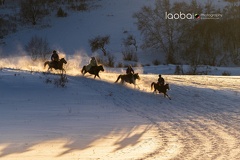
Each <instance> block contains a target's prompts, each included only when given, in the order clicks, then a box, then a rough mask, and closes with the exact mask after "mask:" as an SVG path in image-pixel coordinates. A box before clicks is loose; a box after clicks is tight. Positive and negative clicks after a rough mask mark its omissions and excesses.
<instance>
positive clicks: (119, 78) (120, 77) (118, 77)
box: [115, 75, 121, 83]
mask: <svg viewBox="0 0 240 160" xmlns="http://www.w3.org/2000/svg"><path fill="white" fill-rule="evenodd" d="M120 78H121V75H119V76H118V78H117V80H116V81H115V83H117V82H118V80H119V79H120Z"/></svg>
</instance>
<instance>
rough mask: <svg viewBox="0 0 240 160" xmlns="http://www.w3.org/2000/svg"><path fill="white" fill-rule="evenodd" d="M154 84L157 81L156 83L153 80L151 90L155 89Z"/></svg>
mask: <svg viewBox="0 0 240 160" xmlns="http://www.w3.org/2000/svg"><path fill="white" fill-rule="evenodd" d="M154 84H155V83H154V82H152V84H151V90H153V86H154Z"/></svg>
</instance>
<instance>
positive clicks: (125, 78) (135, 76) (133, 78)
mask: <svg viewBox="0 0 240 160" xmlns="http://www.w3.org/2000/svg"><path fill="white" fill-rule="evenodd" d="M119 79H121V83H122V84H123V83H124V82H127V83H130V84H134V86H136V79H139V80H140V77H139V75H138V73H135V74H133V76H131V75H127V74H120V75H119V76H118V78H117V80H116V81H115V83H117V82H118V80H119Z"/></svg>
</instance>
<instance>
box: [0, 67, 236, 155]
mask: <svg viewBox="0 0 240 160" xmlns="http://www.w3.org/2000/svg"><path fill="white" fill-rule="evenodd" d="M145 70H147V68H146V69H145ZM116 72H117V71H116ZM119 73H120V72H119ZM119 73H113V72H111V73H110V72H108V73H107V72H102V73H100V76H101V77H102V80H99V79H95V80H94V79H93V78H92V76H90V75H86V77H82V76H81V75H78V76H68V83H67V84H66V85H67V86H66V87H65V88H61V87H56V85H54V83H53V82H54V80H56V79H58V78H59V76H58V75H51V74H50V75H49V74H47V75H44V74H42V73H41V72H29V71H22V70H12V69H2V70H1V71H0V97H1V99H0V106H1V112H0V126H1V127H0V131H1V134H0V159H3V160H15V159H19V160H26V159H34V160H38V159H50V160H52V159H61V160H65V159H66V160H69V159H76V160H77V159H84V160H85V159H104V160H105V159H160V160H162V159H171V158H175V159H204V160H206V159H239V158H240V148H239V146H240V141H239V139H240V134H239V133H240V126H239V121H240V117H239V113H240V107H239V103H240V99H239V98H240V96H239V95H240V92H239V91H240V85H239V84H240V83H239V82H240V77H239V76H228V77H223V76H174V75H164V78H165V79H166V81H167V83H169V84H170V88H171V90H170V91H169V95H170V96H171V97H172V100H168V99H166V98H164V97H163V95H161V94H159V95H154V94H152V91H151V90H150V84H151V82H153V81H156V80H157V75H156V74H140V76H141V80H140V81H137V84H138V87H139V89H138V88H136V89H134V87H133V86H131V85H129V84H125V85H121V84H114V83H113V82H114V81H115V80H116V78H117V76H118V74H119ZM46 80H51V81H52V83H46Z"/></svg>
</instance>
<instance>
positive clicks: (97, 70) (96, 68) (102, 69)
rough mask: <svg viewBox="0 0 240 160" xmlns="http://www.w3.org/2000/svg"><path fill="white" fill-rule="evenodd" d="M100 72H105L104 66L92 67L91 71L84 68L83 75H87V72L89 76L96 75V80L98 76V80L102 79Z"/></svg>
mask: <svg viewBox="0 0 240 160" xmlns="http://www.w3.org/2000/svg"><path fill="white" fill-rule="evenodd" d="M100 71H104V68H103V66H102V65H99V66H92V67H91V68H90V70H89V71H87V70H86V66H83V68H82V71H81V72H82V74H83V75H85V74H86V73H87V72H88V73H89V74H93V75H94V79H95V78H96V76H98V78H100V76H99V72H100ZM100 79H101V78H100Z"/></svg>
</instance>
